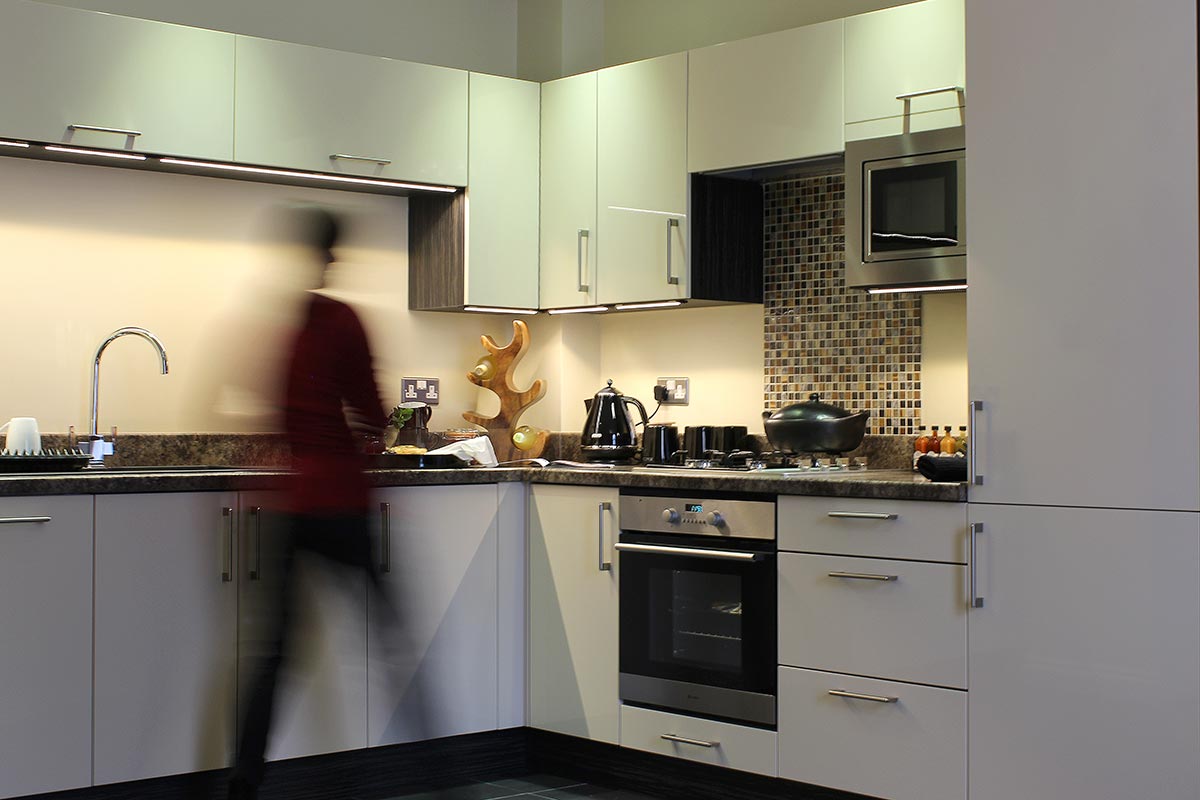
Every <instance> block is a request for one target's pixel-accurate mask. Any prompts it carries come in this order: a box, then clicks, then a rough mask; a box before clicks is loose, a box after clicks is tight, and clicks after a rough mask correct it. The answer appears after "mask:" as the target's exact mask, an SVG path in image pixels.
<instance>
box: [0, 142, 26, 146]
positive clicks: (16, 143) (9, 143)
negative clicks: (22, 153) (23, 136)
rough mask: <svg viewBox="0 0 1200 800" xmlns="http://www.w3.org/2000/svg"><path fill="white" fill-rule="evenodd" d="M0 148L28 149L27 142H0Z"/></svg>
mask: <svg viewBox="0 0 1200 800" xmlns="http://www.w3.org/2000/svg"><path fill="white" fill-rule="evenodd" d="M0 147H29V142H3V141H0Z"/></svg>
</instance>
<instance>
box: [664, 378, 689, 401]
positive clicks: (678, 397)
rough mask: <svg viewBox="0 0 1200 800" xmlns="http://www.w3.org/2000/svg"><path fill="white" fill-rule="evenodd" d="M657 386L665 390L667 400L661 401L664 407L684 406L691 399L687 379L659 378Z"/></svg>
mask: <svg viewBox="0 0 1200 800" xmlns="http://www.w3.org/2000/svg"><path fill="white" fill-rule="evenodd" d="M657 385H659V386H662V387H664V388H665V389H666V390H667V399H666V400H663V401H662V404H663V405H664V406H686V405H687V404H688V400H689V399H690V398H691V396H690V394H689V393H688V379H687V378H659V379H658V381H657Z"/></svg>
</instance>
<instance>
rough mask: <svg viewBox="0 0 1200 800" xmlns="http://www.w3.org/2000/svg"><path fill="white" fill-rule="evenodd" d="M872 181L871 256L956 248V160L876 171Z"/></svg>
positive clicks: (871, 174) (871, 173)
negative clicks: (903, 251) (874, 254)
mask: <svg viewBox="0 0 1200 800" xmlns="http://www.w3.org/2000/svg"><path fill="white" fill-rule="evenodd" d="M870 182H871V184H870V192H871V209H870V237H871V251H872V252H875V253H886V252H895V251H900V250H924V249H928V248H933V247H955V246H957V245H958V243H959V233H958V161H956V160H954V159H951V160H948V161H937V162H934V163H931V164H917V165H912V166H900V167H889V168H887V169H872V170H871V171H870Z"/></svg>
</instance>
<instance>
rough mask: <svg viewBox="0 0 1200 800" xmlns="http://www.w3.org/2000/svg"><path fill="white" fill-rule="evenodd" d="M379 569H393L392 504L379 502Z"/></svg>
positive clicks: (382, 570) (389, 570)
mask: <svg viewBox="0 0 1200 800" xmlns="http://www.w3.org/2000/svg"><path fill="white" fill-rule="evenodd" d="M379 519H380V525H381V526H382V527H381V528H380V531H379V556H380V561H379V571H380V572H391V571H392V504H391V503H380V504H379Z"/></svg>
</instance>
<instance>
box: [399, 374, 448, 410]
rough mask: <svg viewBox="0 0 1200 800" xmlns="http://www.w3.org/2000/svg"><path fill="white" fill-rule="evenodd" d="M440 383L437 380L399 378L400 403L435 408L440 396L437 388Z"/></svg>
mask: <svg viewBox="0 0 1200 800" xmlns="http://www.w3.org/2000/svg"><path fill="white" fill-rule="evenodd" d="M440 383H441V381H440V380H439V379H437V378H401V379H400V402H401V403H428V404H429V405H431V406H436V405H437V404H438V400H440V399H441V397H442V396H441V394H440V393H439V392H438V387H439V384H440Z"/></svg>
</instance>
